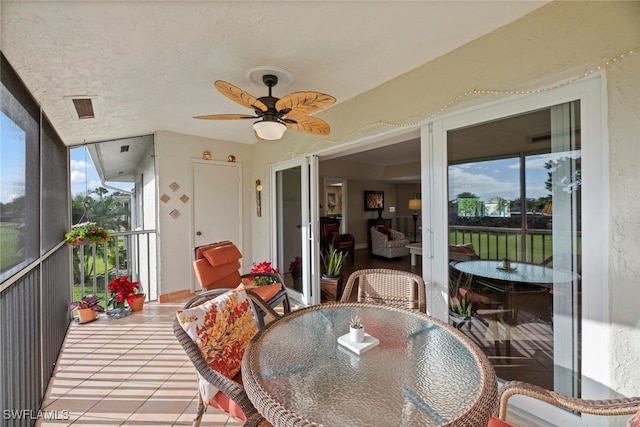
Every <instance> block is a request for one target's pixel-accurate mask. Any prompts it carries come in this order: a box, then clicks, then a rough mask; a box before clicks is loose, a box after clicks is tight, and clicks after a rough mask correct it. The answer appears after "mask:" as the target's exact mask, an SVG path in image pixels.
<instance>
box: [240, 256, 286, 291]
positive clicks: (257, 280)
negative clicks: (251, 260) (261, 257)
mask: <svg viewBox="0 0 640 427" xmlns="http://www.w3.org/2000/svg"><path fill="white" fill-rule="evenodd" d="M251 273H277V274H280V270H278V269H277V268H273V267H272V266H271V262H269V261H263V262H261V263H258V264H253V268H252V269H251ZM247 281H248V282H249V283H253V284H254V285H256V286H262V285H269V284H271V283H277V282H278V280H277V279H275V278H274V277H270V276H257V277H249V278H247Z"/></svg>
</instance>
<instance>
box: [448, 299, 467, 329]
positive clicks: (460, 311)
mask: <svg viewBox="0 0 640 427" xmlns="http://www.w3.org/2000/svg"><path fill="white" fill-rule="evenodd" d="M472 314H473V307H472V305H471V303H470V302H468V301H467V300H466V298H458V297H451V298H450V299H449V318H450V319H451V321H452V322H453V325H454V326H455V327H456V328H458V329H460V328H461V327H462V325H464V324H465V323H467V322H468V321H469V320H471V316H472Z"/></svg>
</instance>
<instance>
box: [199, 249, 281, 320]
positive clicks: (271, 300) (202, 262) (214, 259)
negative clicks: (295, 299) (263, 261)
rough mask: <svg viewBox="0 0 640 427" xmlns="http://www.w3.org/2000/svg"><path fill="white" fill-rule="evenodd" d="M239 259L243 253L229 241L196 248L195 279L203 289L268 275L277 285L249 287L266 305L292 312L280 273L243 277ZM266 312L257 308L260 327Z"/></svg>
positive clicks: (226, 286)
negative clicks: (280, 307) (280, 306)
mask: <svg viewBox="0 0 640 427" xmlns="http://www.w3.org/2000/svg"><path fill="white" fill-rule="evenodd" d="M240 258H242V254H241V253H240V251H239V250H238V248H237V247H236V245H234V244H233V243H232V242H230V241H224V242H219V243H212V244H209V245H204V246H199V247H197V248H196V249H195V261H194V262H193V268H194V270H195V273H196V278H197V279H198V282H199V283H200V286H201V287H202V289H203V290H205V291H209V290H212V289H221V288H235V287H237V286H238V285H240V284H241V283H244V282H245V281H246V280H245V279H248V278H252V277H258V276H269V277H272V278H273V279H275V282H276V283H273V284H270V285H263V286H256V287H253V288H250V289H251V290H252V291H253V292H254V293H256V294H257V295H258V296H260V297H261V298H262V299H263V300H264V301H265V302H267V304H268V305H269V306H270V307H271V308H272V309H275V308H276V307H277V306H279V305H280V304H282V306H283V310H284V313H289V312H290V311H291V305H290V302H289V295H288V293H287V289H286V287H285V285H284V279H283V278H282V276H281V275H280V274H279V273H278V274H276V273H247V274H243V275H241V274H240V271H239V269H240V261H239V260H240ZM264 315H265V312H264V311H263V310H261V309H260V308H259V307H258V309H257V320H258V324H259V325H260V327H262V326H263V325H264Z"/></svg>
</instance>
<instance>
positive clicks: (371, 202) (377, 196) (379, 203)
mask: <svg viewBox="0 0 640 427" xmlns="http://www.w3.org/2000/svg"><path fill="white" fill-rule="evenodd" d="M381 209H384V191H365V192H364V210H365V211H379V210H381Z"/></svg>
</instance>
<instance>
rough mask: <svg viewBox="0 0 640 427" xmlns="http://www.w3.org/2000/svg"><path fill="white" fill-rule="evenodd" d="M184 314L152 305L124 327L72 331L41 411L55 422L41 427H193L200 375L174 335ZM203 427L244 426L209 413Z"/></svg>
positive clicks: (109, 322) (110, 322) (105, 322)
mask: <svg viewBox="0 0 640 427" xmlns="http://www.w3.org/2000/svg"><path fill="white" fill-rule="evenodd" d="M181 306H182V304H157V303H147V304H146V305H145V307H144V309H143V310H142V311H141V312H136V313H133V314H132V315H130V316H127V317H125V318H122V319H109V318H107V317H106V316H104V315H101V316H100V317H99V318H98V320H96V321H95V322H91V323H87V324H83V325H78V324H75V323H72V325H71V326H70V328H69V332H68V334H67V337H66V339H65V342H64V345H63V348H62V352H61V355H60V358H59V360H58V363H57V366H56V368H55V372H54V374H53V378H52V379H51V382H50V384H49V387H48V389H47V392H46V395H45V399H44V402H43V405H42V410H43V411H47V412H46V413H47V414H55V415H54V416H53V418H57V419H55V420H42V419H41V420H38V421H37V423H36V426H54V425H55V426H60V425H73V426H78V427H79V426H103V427H111V426H187V425H191V423H192V420H193V418H194V415H195V409H196V404H197V395H196V381H195V371H194V369H193V365H192V364H191V362H189V360H188V359H187V356H186V354H185V352H184V350H183V349H182V347H180V345H179V344H178V342H177V341H176V339H175V337H174V335H173V332H172V330H171V322H172V320H173V316H174V314H175V311H176V310H177V309H179V308H180V307H181ZM52 411H56V412H52ZM62 418H67V419H62ZM202 424H203V425H205V426H215V427H218V426H220V427H223V426H230V427H232V426H241V425H242V422H241V421H238V420H236V419H233V418H230V417H229V416H227V415H226V414H223V413H221V412H219V411H217V410H215V409H213V408H209V409H208V410H207V412H206V413H205V415H204V418H203V422H202Z"/></svg>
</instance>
